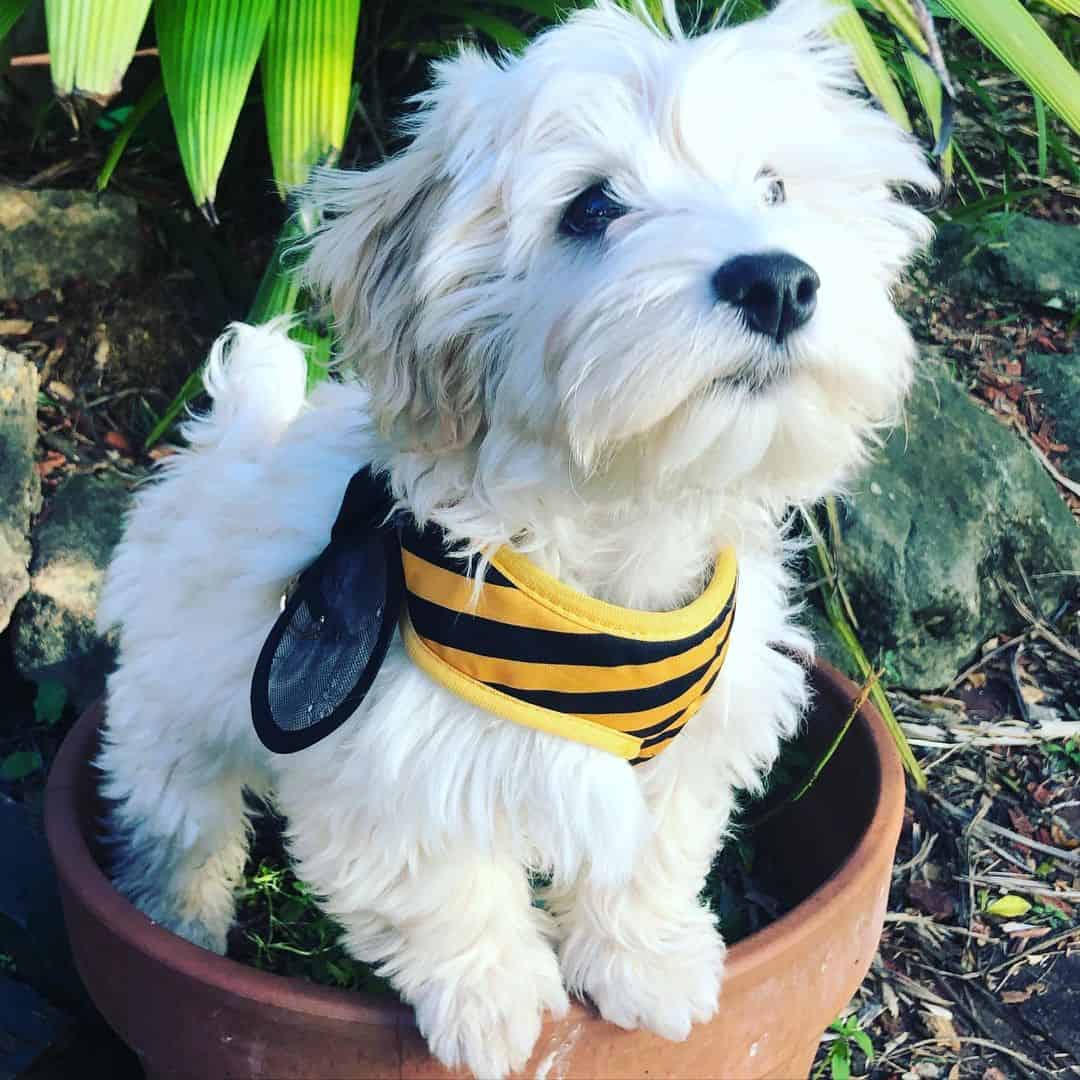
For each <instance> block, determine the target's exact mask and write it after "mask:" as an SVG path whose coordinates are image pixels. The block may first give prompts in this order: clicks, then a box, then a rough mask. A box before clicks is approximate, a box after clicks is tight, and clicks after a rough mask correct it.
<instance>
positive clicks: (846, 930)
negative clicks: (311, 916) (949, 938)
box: [46, 664, 904, 1080]
mask: <svg viewBox="0 0 1080 1080" xmlns="http://www.w3.org/2000/svg"><path fill="white" fill-rule="evenodd" d="M813 681H814V684H815V687H816V705H815V708H814V712H813V714H812V715H811V717H810V719H809V721H808V728H807V738H808V740H809V742H810V744H811V746H812V747H814V748H817V747H824V746H826V745H827V744H828V742H829V739H830V737H831V736H832V735H833V734H834V733H835V732H836V730H837V729H838V727H839V726H840V725H841V724H842V723H843V722H844V721H845V720H846V719H847V717H848V716H849V715H850V712H851V708H852V704H853V702H854V699H855V696H856V688H855V686H854V685H853V684H852V683H851V682H849V681H848V680H847V679H844V678H843V677H842V676H841V675H839V674H838V673H837V672H836V671H834V670H833V669H832V668H830V667H828V666H826V665H824V664H822V665H819V666H818V667H817V668H816V669H815V670H814V672H813ZM101 720H102V709H101V706H100V705H98V706H95V707H93V708H91V709H90V710H88V711H87V712H86V713H85V714H84V715H83V716H82V717H81V718H80V720H79V721H78V723H77V724H76V725H75V727H74V728H73V729H72V731H71V733H70V734H69V735H68V737H67V739H66V741H65V742H64V745H63V747H62V748H61V751H60V753H59V755H58V756H57V759H56V762H55V764H54V765H53V769H52V773H51V775H50V777H49V785H48V791H47V795H46V826H47V831H48V840H49V846H50V848H51V851H52V855H53V859H54V861H55V863H56V867H57V872H58V875H59V880H60V887H61V895H62V898H63V904H64V914H65V918H66V921H67V927H68V934H69V936H70V938H71V944H72V948H73V951H74V954H75V959H76V963H77V965H78V968H79V972H80V974H81V976H82V978H83V981H84V982H85V983H86V986H87V989H88V990H89V992H90V994H91V996H92V997H93V999H94V1001H95V1003H96V1004H97V1006H98V1008H99V1009H100V1010H101V1012H102V1014H103V1015H104V1016H105V1018H106V1019H107V1020H108V1022H109V1023H110V1024H111V1025H112V1027H113V1028H114V1029H115V1030H116V1031H117V1032H118V1033H119V1035H120V1036H121V1037H122V1038H123V1039H124V1040H125V1041H126V1042H127V1043H128V1044H129V1045H130V1046H131V1047H132V1048H133V1049H134V1050H135V1051H136V1053H137V1054H138V1055H139V1056H140V1058H141V1060H142V1062H143V1064H144V1067H145V1068H146V1072H147V1075H148V1077H150V1078H151V1080H159V1078H161V1080H164V1078H166V1077H168V1078H175V1080H180V1078H183V1080H188V1078H191V1080H226V1078H231V1080H257V1078H258V1080H286V1078H312V1080H314V1078H318V1080H369V1078H371V1080H374V1078H378V1080H384V1078H388V1077H401V1078H421V1077H446V1076H448V1075H450V1074H449V1073H448V1072H447V1071H446V1070H445V1069H444V1068H443V1067H442V1066H441V1065H440V1064H439V1063H438V1062H437V1061H435V1060H434V1059H433V1058H432V1057H431V1056H430V1055H429V1054H428V1052H427V1049H426V1047H425V1045H424V1041H423V1039H422V1038H421V1037H420V1035H419V1033H418V1032H417V1030H416V1026H415V1023H414V1019H413V1014H412V1010H411V1009H409V1008H407V1007H405V1006H403V1005H400V1004H397V1003H393V1002H389V1003H388V1002H386V1001H385V1000H380V999H377V998H374V997H368V996H365V995H363V994H359V993H353V992H346V991H340V990H334V989H329V988H325V987H319V986H315V985H312V984H310V983H307V982H305V981H303V980H300V979H289V978H283V977H280V976H276V975H271V974H267V973H265V972H260V971H257V970H255V969H254V968H250V967H247V966H245V965H242V964H239V963H237V962H235V961H233V960H229V959H226V958H224V957H221V956H217V955H215V954H213V953H210V952H207V951H205V950H203V949H200V948H198V947H196V946H194V945H191V944H189V943H188V942H187V941H184V940H182V939H180V938H178V937H176V936H174V935H173V934H171V933H169V932H168V931H166V930H164V929H162V928H161V927H159V926H157V925H155V924H154V923H152V922H151V921H150V920H149V919H147V918H146V917H145V916H144V915H143V914H142V913H141V912H140V911H138V910H137V909H136V908H135V907H133V906H132V905H131V904H130V903H129V902H128V901H127V900H126V899H124V898H123V897H122V896H121V895H120V894H119V893H117V892H116V890H114V889H113V887H112V885H111V884H110V883H109V881H108V879H107V878H106V876H105V875H104V874H103V873H102V870H101V869H100V867H99V865H98V862H97V861H96V851H95V840H94V836H95V830H96V829H97V827H98V823H99V821H100V804H99V801H98V796H97V777H96V775H95V772H94V769H93V767H92V765H91V764H90V762H91V759H92V757H93V754H94V751H95V748H96V745H97V738H98V732H99V728H100V725H101ZM903 805H904V782H903V776H902V773H901V767H900V763H899V759H898V757H897V755H896V751H895V749H894V747H893V744H892V741H891V739H890V736H889V734H888V732H887V731H886V730H885V727H884V725H883V723H882V721H881V719H880V717H879V716H878V714H877V713H876V712H875V711H874V709H873V708H872V707H870V706H869V705H863V706H862V708H861V709H860V711H859V715H858V716H857V717H856V719H855V721H854V723H853V724H852V725H851V728H850V730H849V731H848V733H847V735H846V736H845V738H844V740H843V741H842V743H841V744H840V747H839V749H838V750H837V752H836V753H835V755H834V756H833V758H832V759H831V760H830V762H829V764H828V765H827V766H826V768H825V770H824V771H823V773H822V775H821V776H820V777H819V778H818V780H817V782H816V783H815V784H814V786H813V787H812V788H811V790H810V792H809V793H808V794H807V795H806V796H805V797H804V798H803V799H802V800H801V801H800V802H799V803H798V804H797V805H795V806H793V807H790V808H788V809H786V810H784V811H782V812H781V813H780V814H778V815H776V816H775V817H774V818H773V819H772V820H771V821H769V822H768V824H766V825H764V826H762V828H761V829H760V830H759V832H758V834H757V843H758V844H759V847H762V848H764V847H768V848H771V849H772V851H773V852H775V853H776V857H777V858H778V859H779V860H780V861H781V862H782V864H783V865H784V866H785V868H786V869H787V870H788V871H789V872H790V882H789V883H788V884H789V885H790V886H791V888H793V889H794V890H796V892H795V893H794V895H796V896H803V897H804V899H802V900H801V902H799V903H798V904H797V906H796V907H795V908H794V909H793V910H791V911H790V912H789V913H788V914H786V915H784V916H783V917H782V918H780V919H779V920H777V921H776V922H774V923H773V924H772V925H770V926H768V927H767V928H766V929H764V930H762V931H760V932H758V933H756V934H753V935H751V936H750V937H748V938H746V939H745V940H743V941H740V942H739V943H738V944H736V945H734V946H733V947H732V948H731V949H730V951H729V952H728V961H727V971H726V976H725V981H724V987H723V991H722V994H721V1003H720V1010H719V1012H718V1014H717V1016H716V1017H715V1018H714V1019H713V1020H712V1021H711V1022H710V1023H708V1024H701V1025H698V1026H695V1027H694V1029H693V1031H692V1032H691V1034H690V1037H689V1038H688V1039H687V1040H686V1041H685V1042H682V1043H673V1042H668V1041H666V1040H664V1039H661V1038H659V1037H657V1036H655V1035H652V1034H650V1033H648V1032H643V1031H624V1030H622V1029H621V1028H618V1027H615V1026H614V1025H611V1024H608V1023H606V1022H605V1021H604V1020H602V1019H601V1018H600V1017H599V1016H598V1015H597V1013H596V1012H595V1011H594V1010H593V1009H592V1008H590V1007H589V1006H587V1005H583V1004H575V1005H574V1006H573V1007H572V1009H571V1011H570V1014H569V1015H568V1016H567V1018H566V1019H564V1020H560V1021H557V1022H556V1021H549V1022H547V1023H546V1024H545V1026H544V1028H543V1031H542V1032H541V1035H540V1039H539V1041H538V1042H537V1045H536V1051H535V1053H534V1054H533V1057H532V1059H531V1060H530V1061H529V1063H528V1064H527V1066H526V1067H525V1069H524V1070H523V1072H522V1073H521V1075H523V1076H529V1077H536V1078H541V1080H543V1078H549V1080H573V1078H588V1080H599V1078H603V1080H607V1078H619V1077H650V1078H656V1077H678V1078H680V1080H689V1078H702V1080H720V1078H723V1080H736V1078H749V1077H775V1078H779V1077H783V1078H797V1077H805V1076H806V1075H807V1074H808V1072H809V1070H810V1067H811V1064H812V1062H813V1058H814V1053H815V1050H816V1047H817V1044H818V1040H819V1039H820V1036H821V1033H822V1031H823V1030H824V1029H825V1028H826V1027H827V1026H828V1024H829V1023H830V1022H831V1021H832V1020H833V1019H834V1018H835V1017H836V1016H837V1014H838V1013H839V1012H840V1011H841V1009H842V1008H843V1007H844V1005H845V1004H846V1003H847V1002H848V1001H849V1000H850V998H851V995H852V994H853V993H854V992H855V990H856V988H857V987H858V986H859V983H860V982H861V981H862V978H863V976H864V975H865V974H866V972H867V970H868V969H869V966H870V963H871V960H872V959H873V956H874V953H875V951H876V949H877V943H878V938H879V935H880V933H881V928H882V924H883V921H884V916H885V907H886V902H887V899H888V891H889V881H890V873H891V867H892V860H893V853H894V849H895V846H896V842H897V838H898V836H899V831H900V824H901V819H902V815H903Z"/></svg>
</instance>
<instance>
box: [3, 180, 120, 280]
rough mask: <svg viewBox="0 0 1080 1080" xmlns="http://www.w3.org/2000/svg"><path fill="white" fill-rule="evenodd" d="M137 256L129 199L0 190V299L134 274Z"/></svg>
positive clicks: (107, 193)
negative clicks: (82, 280) (79, 280)
mask: <svg viewBox="0 0 1080 1080" xmlns="http://www.w3.org/2000/svg"><path fill="white" fill-rule="evenodd" d="M139 252H140V234H139V223H138V219H137V214H136V204H135V200H134V199H130V198H128V197H127V196H125V195H116V194H113V193H111V192H106V193H105V194H102V195H90V194H88V193H86V192H82V191H25V190H23V189H21V188H13V187H6V186H0V300H2V299H5V298H7V297H23V296H30V295H32V294H33V293H36V292H40V291H41V290H42V289H48V288H51V287H52V286H54V285H59V284H60V283H61V282H63V281H65V280H67V279H68V278H72V277H86V278H90V279H91V280H92V281H105V280H108V279H109V278H113V277H116V276H117V275H118V274H121V273H126V272H134V271H136V270H137V269H138V266H139Z"/></svg>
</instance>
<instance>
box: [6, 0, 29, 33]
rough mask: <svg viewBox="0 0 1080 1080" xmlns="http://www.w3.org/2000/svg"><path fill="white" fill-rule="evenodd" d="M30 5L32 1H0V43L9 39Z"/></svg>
mask: <svg viewBox="0 0 1080 1080" xmlns="http://www.w3.org/2000/svg"><path fill="white" fill-rule="evenodd" d="M29 4H30V0H0V41H3V40H4V38H6V37H7V35H8V31H9V30H10V29H11V28H12V27H13V26H14V25H15V24H16V23H17V22H18V21H19V16H20V15H21V14H22V13H23V12H24V11H25V10H26V9H27V7H28V6H29Z"/></svg>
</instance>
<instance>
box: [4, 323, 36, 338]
mask: <svg viewBox="0 0 1080 1080" xmlns="http://www.w3.org/2000/svg"><path fill="white" fill-rule="evenodd" d="M33 329H34V324H33V323H32V322H31V321H30V320H29V319H0V335H6V336H8V337H22V335H23V334H29V333H30V331H31V330H33Z"/></svg>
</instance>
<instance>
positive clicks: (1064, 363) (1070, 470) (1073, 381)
mask: <svg viewBox="0 0 1080 1080" xmlns="http://www.w3.org/2000/svg"><path fill="white" fill-rule="evenodd" d="M1077 240H1078V242H1080V237H1078V238H1077ZM1024 371H1025V374H1027V375H1028V376H1029V378H1030V379H1031V380H1032V381H1033V382H1034V383H1035V385H1036V386H1037V387H1038V388H1039V390H1040V391H1041V392H1042V393H1041V397H1040V398H1039V400H1040V402H1041V404H1042V408H1043V411H1044V412H1045V413H1048V414H1049V415H1050V416H1052V417H1053V418H1054V421H1055V426H1054V430H1055V433H1056V435H1057V441H1058V442H1061V443H1066V444H1068V447H1069V452H1068V453H1067V454H1066V455H1065V458H1064V461H1063V464H1064V471H1065V472H1066V473H1067V474H1068V475H1069V476H1071V477H1072V478H1073V479H1074V480H1080V352H1074V353H1063V354H1060V353H1028V355H1027V360H1026V361H1025V364H1024Z"/></svg>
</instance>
